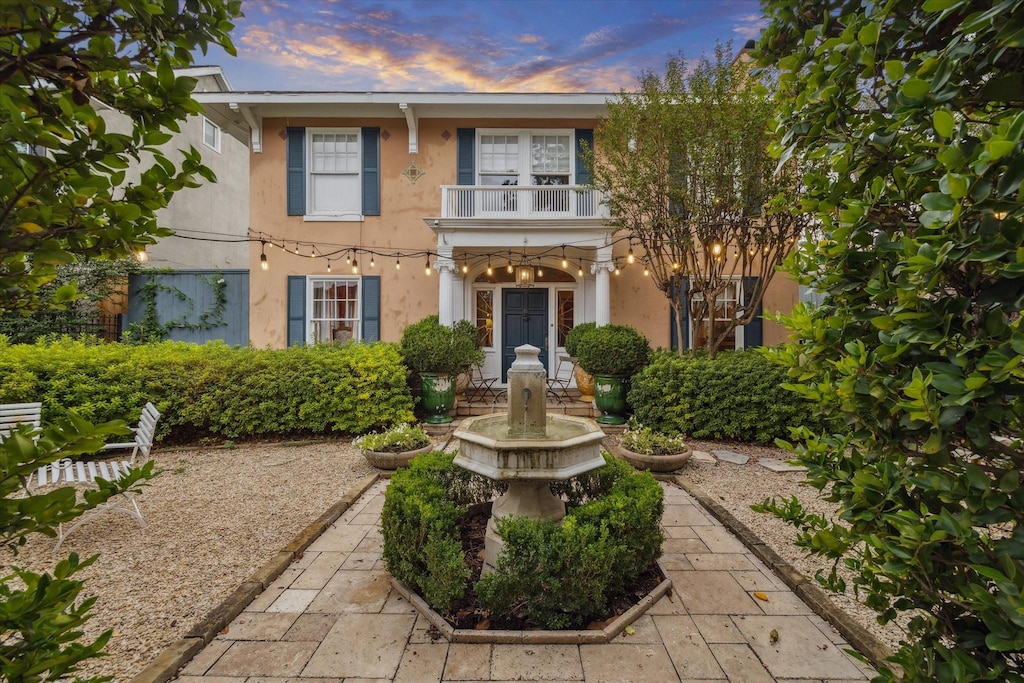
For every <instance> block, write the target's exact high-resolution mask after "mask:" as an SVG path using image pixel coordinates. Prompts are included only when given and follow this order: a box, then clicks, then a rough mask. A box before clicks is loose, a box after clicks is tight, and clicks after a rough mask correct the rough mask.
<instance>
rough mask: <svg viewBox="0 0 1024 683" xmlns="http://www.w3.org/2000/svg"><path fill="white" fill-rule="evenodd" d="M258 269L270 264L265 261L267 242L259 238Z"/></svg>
mask: <svg viewBox="0 0 1024 683" xmlns="http://www.w3.org/2000/svg"><path fill="white" fill-rule="evenodd" d="M328 265H330V263H328ZM260 269H261V270H263V271H268V270H270V264H269V263H268V262H267V243H266V241H264V240H260Z"/></svg>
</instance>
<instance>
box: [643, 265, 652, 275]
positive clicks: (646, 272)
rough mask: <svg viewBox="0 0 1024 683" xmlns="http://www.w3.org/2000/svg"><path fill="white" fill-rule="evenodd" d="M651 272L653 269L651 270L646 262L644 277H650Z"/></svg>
mask: <svg viewBox="0 0 1024 683" xmlns="http://www.w3.org/2000/svg"><path fill="white" fill-rule="evenodd" d="M650 274H651V271H650V269H648V267H647V264H646V263H645V264H644V277H649V276H650Z"/></svg>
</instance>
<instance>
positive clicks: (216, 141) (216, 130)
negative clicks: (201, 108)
mask: <svg viewBox="0 0 1024 683" xmlns="http://www.w3.org/2000/svg"><path fill="white" fill-rule="evenodd" d="M203 144H204V145H206V146H207V147H209V148H210V149H212V150H213V151H214V152H220V126H218V125H217V124H216V123H214V122H213V121H211V120H210V119H208V118H206V117H205V116H204V117H203Z"/></svg>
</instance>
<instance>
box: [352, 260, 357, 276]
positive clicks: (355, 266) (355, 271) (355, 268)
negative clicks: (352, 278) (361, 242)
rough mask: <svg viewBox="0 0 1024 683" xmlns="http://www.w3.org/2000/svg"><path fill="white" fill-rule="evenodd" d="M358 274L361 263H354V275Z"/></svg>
mask: <svg viewBox="0 0 1024 683" xmlns="http://www.w3.org/2000/svg"><path fill="white" fill-rule="evenodd" d="M358 272H359V261H353V262H352V274H353V275H354V274H356V273H358Z"/></svg>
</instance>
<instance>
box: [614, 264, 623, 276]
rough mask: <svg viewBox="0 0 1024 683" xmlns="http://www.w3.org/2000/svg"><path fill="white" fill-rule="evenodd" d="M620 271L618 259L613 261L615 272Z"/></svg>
mask: <svg viewBox="0 0 1024 683" xmlns="http://www.w3.org/2000/svg"><path fill="white" fill-rule="evenodd" d="M621 272H622V269H621V268H619V263H618V261H616V262H615V274H616V275H618V274H619V273H621Z"/></svg>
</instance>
